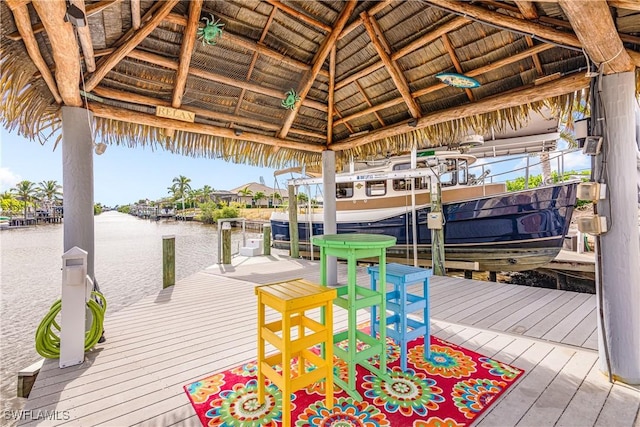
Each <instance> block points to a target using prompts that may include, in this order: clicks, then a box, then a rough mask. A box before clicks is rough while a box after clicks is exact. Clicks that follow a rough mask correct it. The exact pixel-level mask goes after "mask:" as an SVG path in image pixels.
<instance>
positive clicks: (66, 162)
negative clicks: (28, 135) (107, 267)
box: [62, 107, 95, 308]
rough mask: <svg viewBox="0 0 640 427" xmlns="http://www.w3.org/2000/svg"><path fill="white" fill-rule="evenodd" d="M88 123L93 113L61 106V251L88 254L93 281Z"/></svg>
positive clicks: (91, 139) (91, 193) (91, 194)
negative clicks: (75, 251) (62, 230)
mask: <svg viewBox="0 0 640 427" xmlns="http://www.w3.org/2000/svg"><path fill="white" fill-rule="evenodd" d="M90 121H93V113H91V112H90V111H89V110H86V109H84V108H79V107H62V184H63V186H64V193H63V196H62V200H63V206H64V232H63V234H64V251H65V252H66V251H68V250H69V249H71V248H72V247H74V246H77V247H79V248H83V249H84V250H85V251H87V254H88V255H87V274H88V275H89V277H90V278H91V279H92V280H93V279H94V278H95V272H94V253H95V252H94V231H93V230H94V228H93V135H92V133H91V125H90ZM82 307H83V308H84V304H83V305H82Z"/></svg>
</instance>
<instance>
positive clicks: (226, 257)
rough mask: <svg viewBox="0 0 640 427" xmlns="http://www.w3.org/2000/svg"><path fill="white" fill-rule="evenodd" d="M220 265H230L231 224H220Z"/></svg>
mask: <svg viewBox="0 0 640 427" xmlns="http://www.w3.org/2000/svg"><path fill="white" fill-rule="evenodd" d="M222 263H223V264H231V223H230V222H223V223H222Z"/></svg>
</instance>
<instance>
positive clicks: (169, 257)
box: [162, 235, 176, 289]
mask: <svg viewBox="0 0 640 427" xmlns="http://www.w3.org/2000/svg"><path fill="white" fill-rule="evenodd" d="M175 284H176V236H174V235H168V236H162V289H165V288H168V287H169V286H173V285H175Z"/></svg>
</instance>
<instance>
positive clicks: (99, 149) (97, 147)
mask: <svg viewBox="0 0 640 427" xmlns="http://www.w3.org/2000/svg"><path fill="white" fill-rule="evenodd" d="M93 150H94V151H95V152H96V154H97V155H98V156H100V155H102V154H104V152H105V151H107V144H105V143H104V142H100V143H99V144H95V147H94V148H93Z"/></svg>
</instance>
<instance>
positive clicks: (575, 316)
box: [542, 297, 595, 343]
mask: <svg viewBox="0 0 640 427" xmlns="http://www.w3.org/2000/svg"><path fill="white" fill-rule="evenodd" d="M594 304H595V297H594V298H585V299H584V301H583V303H582V304H580V305H579V306H578V307H576V309H575V310H574V311H573V313H571V315H569V313H566V317H564V318H563V319H562V320H560V321H559V322H558V323H556V325H555V326H554V327H553V328H551V329H550V330H549V332H547V333H546V334H544V335H542V338H543V339H546V340H550V341H555V342H562V343H564V342H565V338H566V337H567V336H568V335H569V333H571V331H572V330H573V329H575V328H576V326H578V325H579V324H580V322H582V321H583V320H584V319H585V318H586V317H587V316H588V315H589V313H590V312H591V311H593V309H594Z"/></svg>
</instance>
